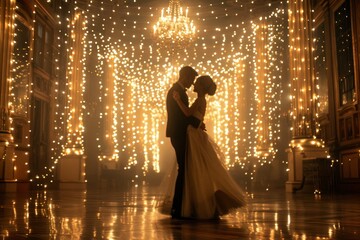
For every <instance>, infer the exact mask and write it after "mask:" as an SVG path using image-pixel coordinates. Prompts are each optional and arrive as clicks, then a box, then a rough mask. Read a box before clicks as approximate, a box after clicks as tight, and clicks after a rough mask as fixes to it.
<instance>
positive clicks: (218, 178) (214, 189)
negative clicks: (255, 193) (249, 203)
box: [173, 76, 245, 219]
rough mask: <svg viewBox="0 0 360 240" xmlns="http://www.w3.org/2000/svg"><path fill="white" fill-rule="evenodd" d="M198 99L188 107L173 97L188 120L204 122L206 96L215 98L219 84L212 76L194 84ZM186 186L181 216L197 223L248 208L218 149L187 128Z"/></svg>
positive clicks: (199, 131)
mask: <svg viewBox="0 0 360 240" xmlns="http://www.w3.org/2000/svg"><path fill="white" fill-rule="evenodd" d="M194 92H196V93H197V99H196V100H195V102H194V103H193V104H192V105H191V107H190V108H189V107H187V106H186V105H185V104H184V103H183V102H182V101H181V99H180V97H179V94H178V93H177V92H175V93H174V94H173V97H174V99H175V100H176V102H177V104H178V105H179V107H180V108H181V110H182V111H183V112H184V114H185V115H186V116H194V117H196V118H198V119H199V120H200V121H203V119H204V116H205V112H206V104H207V102H206V98H205V96H206V95H210V96H212V95H214V94H215V92H216V84H215V83H214V81H213V80H212V79H211V77H210V76H200V77H198V78H197V80H196V82H195V84H194ZM187 143H188V145H187V153H186V154H187V155H186V159H185V183H184V189H183V190H184V192H183V200H182V212H181V216H182V217H184V218H195V219H218V218H219V216H221V215H224V214H227V213H229V211H230V210H231V209H234V208H239V207H242V206H244V205H245V194H244V193H243V192H242V190H241V189H240V188H239V186H238V185H237V184H236V182H235V181H234V180H233V179H232V178H231V176H230V175H229V173H228V171H227V170H226V167H225V166H224V163H223V160H224V158H223V157H222V156H223V154H222V153H221V151H220V149H219V147H218V146H217V145H216V144H215V142H214V141H213V140H212V139H211V138H210V137H209V136H208V134H207V133H206V132H205V131H203V130H202V129H201V128H194V127H193V126H188V129H187Z"/></svg>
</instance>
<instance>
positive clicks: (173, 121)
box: [166, 83, 200, 218]
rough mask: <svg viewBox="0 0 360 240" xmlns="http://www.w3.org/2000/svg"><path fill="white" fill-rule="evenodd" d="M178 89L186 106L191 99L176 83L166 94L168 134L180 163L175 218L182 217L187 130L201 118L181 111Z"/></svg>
mask: <svg viewBox="0 0 360 240" xmlns="http://www.w3.org/2000/svg"><path fill="white" fill-rule="evenodd" d="M174 91H177V92H178V93H179V95H180V99H181V100H182V101H183V102H184V104H185V105H186V106H188V105H189V99H188V96H187V94H186V90H185V89H184V88H183V87H182V86H180V84H178V83H175V84H174V85H173V86H172V87H171V88H170V90H169V91H168V94H167V96H166V110H167V113H168V119H167V126H166V136H167V137H170V140H171V144H172V146H173V147H174V149H175V153H176V160H177V163H178V175H177V178H176V183H175V194H174V198H173V205H172V209H171V215H172V216H173V217H175V218H178V217H181V204H182V195H183V186H184V173H185V172H184V171H185V156H186V131H187V126H188V125H189V124H191V125H193V126H195V127H198V126H199V124H200V120H199V119H197V118H194V117H186V116H185V114H184V113H183V112H182V111H181V109H180V107H179V106H178V104H177V102H176V101H175V99H174V98H173V92H174Z"/></svg>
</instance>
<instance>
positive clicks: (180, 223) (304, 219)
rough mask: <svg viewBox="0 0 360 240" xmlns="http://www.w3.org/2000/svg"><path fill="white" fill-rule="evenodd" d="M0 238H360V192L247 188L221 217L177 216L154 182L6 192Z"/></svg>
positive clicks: (1, 205)
mask: <svg viewBox="0 0 360 240" xmlns="http://www.w3.org/2000/svg"><path fill="white" fill-rule="evenodd" d="M0 194H1V195H0V196H1V197H0V239H126V240H127V239H131V240H132V239H145V240H152V239H160V240H161V239H168V240H177V239H189V240H190V239H191V240H196V239H354V240H355V239H360V196H359V195H322V196H319V195H312V194H304V193H296V194H288V193H285V191H284V190H283V189H279V190H274V191H264V192H257V193H253V194H250V195H249V203H248V206H247V208H246V209H241V210H238V211H236V212H234V213H232V214H230V215H227V216H225V217H222V218H221V219H220V220H209V221H195V220H173V219H171V218H170V217H169V216H167V215H163V214H161V213H159V212H158V211H157V209H156V208H155V207H154V205H155V202H156V199H157V197H158V194H157V191H156V189H152V188H151V187H138V188H132V189H127V190H119V189H112V190H87V191H70V190H63V191H59V190H51V191H29V192H27V193H0Z"/></svg>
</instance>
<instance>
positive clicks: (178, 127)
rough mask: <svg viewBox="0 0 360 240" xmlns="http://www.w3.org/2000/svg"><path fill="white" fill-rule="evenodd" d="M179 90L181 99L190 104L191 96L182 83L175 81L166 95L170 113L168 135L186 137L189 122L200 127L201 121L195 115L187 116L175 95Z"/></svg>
mask: <svg viewBox="0 0 360 240" xmlns="http://www.w3.org/2000/svg"><path fill="white" fill-rule="evenodd" d="M174 91H177V92H178V93H179V95H180V99H181V100H182V101H183V102H184V104H185V105H186V106H189V98H188V96H187V94H186V91H185V89H183V88H182V87H181V86H180V84H178V83H174V85H173V86H172V87H171V88H170V90H169V91H168V93H167V96H166V110H167V114H168V118H167V125H166V137H184V135H186V130H187V126H188V125H189V124H191V125H193V126H194V127H198V126H199V125H200V123H201V121H200V120H199V119H197V118H195V117H193V116H190V117H187V116H185V114H184V113H183V112H182V111H181V109H180V107H179V105H178V104H177V102H176V101H175V99H174V97H173V92H174Z"/></svg>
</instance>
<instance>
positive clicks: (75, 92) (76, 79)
mask: <svg viewBox="0 0 360 240" xmlns="http://www.w3.org/2000/svg"><path fill="white" fill-rule="evenodd" d="M70 28H71V33H70V49H69V60H68V69H67V73H66V77H67V83H68V96H67V99H68V101H67V106H66V110H67V111H66V114H67V142H66V144H65V151H64V154H63V156H62V157H61V159H60V160H59V168H58V180H59V187H60V189H67V188H70V189H78V188H80V189H83V188H85V187H86V185H85V184H86V179H85V160H86V156H85V153H84V144H83V133H84V125H83V104H84V101H83V90H84V72H85V71H84V59H85V51H84V45H85V43H84V40H85V33H86V19H85V18H84V16H83V15H82V14H81V13H80V12H76V13H75V16H74V19H73V21H72V22H71V25H70Z"/></svg>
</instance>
